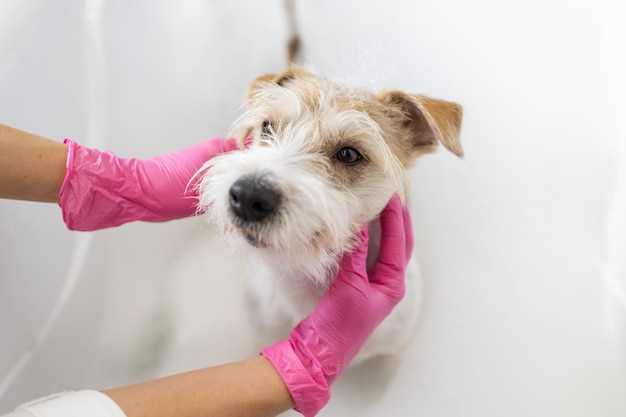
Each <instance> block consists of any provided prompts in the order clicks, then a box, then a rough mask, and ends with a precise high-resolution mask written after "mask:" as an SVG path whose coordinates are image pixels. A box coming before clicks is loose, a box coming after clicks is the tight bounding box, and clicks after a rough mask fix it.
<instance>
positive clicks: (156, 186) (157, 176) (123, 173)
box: [59, 139, 237, 231]
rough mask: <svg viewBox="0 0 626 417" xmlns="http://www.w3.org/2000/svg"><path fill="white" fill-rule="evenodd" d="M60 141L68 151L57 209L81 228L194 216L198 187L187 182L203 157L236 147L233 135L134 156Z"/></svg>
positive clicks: (74, 226) (73, 226)
mask: <svg viewBox="0 0 626 417" xmlns="http://www.w3.org/2000/svg"><path fill="white" fill-rule="evenodd" d="M64 143H66V144H67V145H68V147H69V152H68V155H67V173H66V175H65V180H64V181H63V185H62V186H61V191H60V193H59V199H60V204H61V210H62V212H63V220H64V221H65V224H66V225H67V227H68V228H69V229H71V230H81V231H90V230H97V229H104V228H107V227H113V226H119V225H121V224H124V223H127V222H130V221H134V220H145V221H151V222H161V221H166V220H173V219H179V218H183V217H188V216H191V215H193V214H195V212H196V203H197V199H196V198H194V197H197V191H196V187H194V184H189V181H190V180H191V178H192V177H193V175H194V174H195V173H196V171H197V170H198V169H199V168H200V167H201V166H202V165H203V164H204V163H205V162H206V161H207V160H209V159H210V158H212V157H214V156H216V155H219V154H221V153H224V152H228V151H232V150H234V149H237V143H236V141H235V140H234V139H213V140H208V141H205V142H202V143H199V144H197V145H195V146H192V147H190V148H187V149H185V150H183V151H180V152H176V153H172V154H169V155H164V156H160V157H157V158H151V159H145V160H138V159H122V158H118V157H116V156H115V155H114V154H112V153H111V152H102V151H99V150H97V149H90V148H86V147H83V146H80V145H78V144H76V143H74V142H73V141H72V140H71V139H65V141H64ZM188 185H189V186H188Z"/></svg>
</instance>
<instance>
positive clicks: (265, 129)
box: [261, 120, 274, 139]
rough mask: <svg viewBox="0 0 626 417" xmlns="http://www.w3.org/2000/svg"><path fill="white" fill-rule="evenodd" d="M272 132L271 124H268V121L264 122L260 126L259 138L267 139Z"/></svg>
mask: <svg viewBox="0 0 626 417" xmlns="http://www.w3.org/2000/svg"><path fill="white" fill-rule="evenodd" d="M273 132H274V129H273V128H272V124H271V123H270V121H269V120H266V121H264V122H263V125H262V126H261V137H262V138H263V139H269V138H270V137H271V136H272V133H273Z"/></svg>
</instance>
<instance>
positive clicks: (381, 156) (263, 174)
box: [199, 84, 421, 361]
mask: <svg viewBox="0 0 626 417" xmlns="http://www.w3.org/2000/svg"><path fill="white" fill-rule="evenodd" d="M310 87H311V86H310V85H306V84H305V85H304V87H302V91H300V90H298V89H297V88H296V89H295V90H293V91H292V90H291V89H288V88H282V87H279V86H275V85H271V84H268V85H266V86H264V87H263V88H261V89H260V91H258V92H256V93H255V94H254V96H253V98H252V99H251V103H250V105H249V107H248V110H247V111H246V113H245V114H244V115H243V116H242V117H241V118H240V119H239V120H238V121H237V122H236V124H235V129H234V131H235V132H239V133H238V134H239V136H240V137H242V138H243V137H245V136H247V135H249V134H250V135H252V136H253V141H252V143H251V144H249V145H248V146H246V147H244V148H243V149H240V150H236V151H233V152H230V153H228V154H225V155H222V156H219V157H216V158H213V159H212V160H210V161H208V162H207V163H206V164H205V166H204V167H203V168H202V169H201V171H200V175H202V180H201V182H200V185H199V188H200V204H199V209H200V210H202V211H206V213H207V216H208V218H209V221H210V222H211V223H213V224H214V225H215V226H216V227H217V229H218V231H219V232H220V234H221V235H222V236H224V237H225V238H226V239H227V240H229V241H230V242H231V243H232V244H233V245H234V246H235V248H237V249H238V250H240V253H241V254H242V257H245V259H246V261H248V262H249V264H250V273H249V274H248V280H247V290H246V293H247V297H248V298H247V299H248V306H249V312H250V317H251V320H252V321H253V323H254V324H255V327H256V329H258V334H259V345H260V346H264V345H267V344H270V343H273V342H276V341H279V340H281V339H283V338H285V337H287V335H288V332H289V331H290V330H291V329H292V328H293V327H294V326H295V324H296V323H298V322H299V321H300V320H302V319H303V318H304V317H306V316H307V315H308V314H309V313H310V312H311V311H312V309H313V308H314V306H315V304H316V302H317V301H318V300H319V298H320V297H321V296H322V294H323V293H324V291H325V290H326V289H327V288H328V286H329V285H330V284H331V283H332V280H333V279H334V277H335V275H336V272H337V268H338V260H339V257H340V256H341V255H342V254H343V253H344V252H345V251H348V250H350V249H352V248H353V246H354V241H353V236H354V234H355V233H356V232H357V231H358V230H359V229H360V228H361V227H362V224H363V222H365V221H369V220H372V219H376V216H377V215H378V213H380V211H381V210H382V209H383V208H384V206H385V205H386V203H387V201H388V200H389V198H390V196H391V195H392V194H393V193H400V194H401V195H403V192H404V189H405V186H406V181H407V174H406V171H405V169H404V168H403V166H402V165H401V164H400V162H399V160H398V158H396V156H395V155H394V154H393V153H392V152H391V150H390V148H389V147H388V145H387V144H386V142H385V140H384V139H383V135H382V132H381V129H380V127H379V126H378V124H377V123H376V122H375V121H374V120H372V119H371V118H370V117H369V115H368V114H367V113H366V112H364V111H361V110H359V106H358V105H355V106H354V108H350V107H349V106H346V105H345V100H344V102H343V103H341V104H337V100H336V99H335V98H333V97H334V96H333V95H334V94H342V93H343V92H342V91H341V90H337V91H334V89H335V88H336V87H334V86H333V85H328V86H326V87H327V88H328V91H326V90H325V89H324V88H322V89H311V88H310ZM305 89H306V94H307V96H306V100H311V96H313V97H315V98H316V101H315V103H316V105H314V106H312V105H311V103H310V102H307V103H304V102H302V100H303V97H304V93H303V91H304V90H305ZM351 99H353V100H356V101H359V100H367V99H368V96H367V95H363V94H355V95H354V96H353V97H351ZM277 115H278V116H277ZM268 118H273V119H272V126H271V132H270V133H269V134H268V133H267V132H266V133H264V134H261V131H260V126H261V125H262V124H263V121H264V120H268ZM344 146H354V147H356V148H358V149H359V151H360V152H361V153H362V154H363V155H364V157H365V158H367V164H366V165H364V166H363V167H364V169H362V170H361V171H342V170H349V169H352V168H349V167H345V166H343V165H342V164H341V163H340V162H338V161H337V160H336V159H334V154H333V152H336V149H338V148H341V147H344ZM329 150H330V151H329ZM354 173H358V174H359V175H360V176H358V177H357V178H356V179H355V180H354V183H349V184H346V181H347V180H345V178H351V177H350V175H353V174H354ZM342 174H345V175H344V177H343V178H344V181H343V182H342V181H339V180H338V178H339V177H341V176H342ZM251 176H252V177H254V178H256V179H259V180H260V181H262V182H263V183H264V184H268V185H270V186H271V188H272V189H273V190H277V191H279V192H280V194H281V195H282V203H281V206H280V209H279V211H278V213H277V214H276V215H274V216H272V217H271V219H269V220H268V221H263V222H259V224H244V222H242V221H240V220H239V219H237V218H236V216H235V215H234V214H233V213H232V211H231V208H230V205H229V190H230V188H231V186H232V185H233V183H235V182H236V181H237V180H238V179H240V178H242V177H251ZM370 227H371V236H370V241H371V245H370V251H369V252H368V258H369V261H368V264H370V265H371V264H373V263H374V262H375V260H376V259H377V257H378V244H379V239H380V227H379V223H378V222H377V220H374V221H373V222H372V223H371V226H370ZM250 242H251V243H252V244H250ZM406 286H407V291H406V296H405V298H404V299H403V300H402V302H401V303H400V304H399V305H398V306H397V307H396V308H395V309H394V311H393V312H392V314H391V315H390V316H389V317H388V318H387V319H386V320H385V321H383V323H382V324H381V325H380V326H379V327H378V328H377V330H376V331H375V332H374V334H373V335H372V336H371V338H370V339H369V340H368V342H367V343H366V345H365V346H364V347H363V349H362V350H361V352H360V354H359V355H358V357H357V361H359V360H365V359H368V358H370V357H373V356H378V355H388V354H397V353H399V352H401V350H402V348H403V347H404V346H405V345H406V344H407V342H408V341H409V340H410V336H411V334H412V331H413V329H414V326H415V323H416V320H417V316H418V312H419V307H420V287H421V283H420V278H419V272H418V268H417V264H416V263H415V261H411V264H410V266H409V269H408V270H407V276H406Z"/></svg>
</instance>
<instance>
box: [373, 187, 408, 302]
mask: <svg viewBox="0 0 626 417" xmlns="http://www.w3.org/2000/svg"><path fill="white" fill-rule="evenodd" d="M406 213H407V214H408V211H407V212H406ZM409 220H410V218H409ZM380 224H381V241H380V256H379V259H378V262H377V263H376V265H375V266H374V268H373V269H372V271H371V273H370V281H371V282H372V285H376V286H377V288H378V289H379V291H381V292H382V293H384V294H386V295H387V296H388V297H389V298H390V299H391V300H393V301H396V302H397V301H399V300H401V299H402V297H403V296H404V293H405V282H404V273H405V270H406V264H407V255H406V250H407V242H406V241H407V233H406V230H405V224H406V216H405V211H404V210H403V207H402V202H401V201H400V198H399V197H398V196H397V195H394V196H393V197H392V198H391V200H390V201H389V204H387V207H385V209H384V210H383V212H382V213H381V216H380Z"/></svg>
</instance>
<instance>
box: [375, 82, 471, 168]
mask: <svg viewBox="0 0 626 417" xmlns="http://www.w3.org/2000/svg"><path fill="white" fill-rule="evenodd" d="M379 98H380V99H381V101H382V102H383V104H385V106H388V109H389V111H390V113H389V114H390V115H392V117H393V118H396V119H397V118H398V117H400V119H401V121H400V123H401V126H402V128H403V129H406V130H407V131H408V132H410V133H409V138H410V141H411V146H412V148H413V149H414V151H415V152H416V153H420V154H421V153H426V152H432V151H434V150H435V149H436V148H437V144H438V143H439V142H441V143H442V144H443V146H445V147H446V148H447V149H448V150H449V151H450V152H452V153H453V154H455V155H457V156H458V157H462V156H463V148H462V147H461V142H460V139H459V136H460V133H461V120H462V118H463V107H461V106H460V105H459V104H456V103H453V102H451V101H445V100H439V99H434V98H430V97H426V96H422V95H419V94H406V93H404V92H402V91H383V92H382V93H380V95H379Z"/></svg>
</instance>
